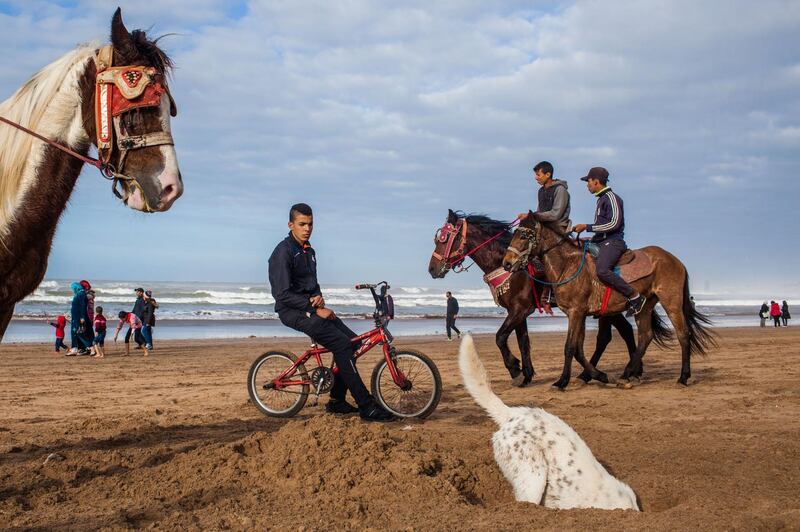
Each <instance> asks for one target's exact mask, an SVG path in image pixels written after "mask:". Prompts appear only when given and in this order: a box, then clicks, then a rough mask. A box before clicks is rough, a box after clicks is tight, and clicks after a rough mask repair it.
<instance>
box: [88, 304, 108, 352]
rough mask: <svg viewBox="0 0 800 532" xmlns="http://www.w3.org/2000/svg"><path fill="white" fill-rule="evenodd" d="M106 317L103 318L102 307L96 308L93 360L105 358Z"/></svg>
mask: <svg viewBox="0 0 800 532" xmlns="http://www.w3.org/2000/svg"><path fill="white" fill-rule="evenodd" d="M106 325H107V323H106V317H105V316H103V307H100V306H98V307H97V314H95V316H94V342H92V343H93V344H94V355H92V356H93V357H94V358H103V357H104V356H106V353H105V345H106Z"/></svg>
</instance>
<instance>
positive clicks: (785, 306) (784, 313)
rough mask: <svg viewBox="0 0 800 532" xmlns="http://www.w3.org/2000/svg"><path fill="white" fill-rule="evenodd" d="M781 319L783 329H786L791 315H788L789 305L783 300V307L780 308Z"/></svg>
mask: <svg viewBox="0 0 800 532" xmlns="http://www.w3.org/2000/svg"><path fill="white" fill-rule="evenodd" d="M781 319H782V320H783V326H784V327H788V326H789V323H788V321H789V320H790V319H792V315H791V314H789V304H788V303H787V302H786V300H785V299H784V300H783V307H782V308H781Z"/></svg>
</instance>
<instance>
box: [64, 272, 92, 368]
mask: <svg viewBox="0 0 800 532" xmlns="http://www.w3.org/2000/svg"><path fill="white" fill-rule="evenodd" d="M70 288H71V289H72V293H73V297H72V306H71V314H72V326H71V327H70V333H71V334H72V349H70V350H69V352H68V353H67V355H68V356H74V355H87V354H89V348H90V347H91V346H92V337H93V335H92V320H91V318H90V317H89V315H88V314H87V313H86V309H87V300H86V290H84V288H83V287H82V286H81V285H80V283H72V284H71V285H70Z"/></svg>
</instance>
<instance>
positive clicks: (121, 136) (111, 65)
mask: <svg viewBox="0 0 800 532" xmlns="http://www.w3.org/2000/svg"><path fill="white" fill-rule="evenodd" d="M156 41H157V39H156V40H150V39H148V37H147V35H146V33H145V32H144V31H141V30H134V31H133V32H129V31H128V30H127V28H126V27H125V24H124V23H123V22H122V14H121V12H120V9H119V8H117V11H116V12H115V13H114V17H113V18H112V21H111V46H110V47H106V48H105V49H101V50H100V51H99V52H98V55H97V60H96V61H95V64H96V69H97V76H96V79H95V91H94V94H95V98H94V101H93V102H84V106H83V108H84V109H83V110H84V116H85V117H87V119H86V120H85V121H84V124H86V125H85V129H86V131H87V134H88V135H89V138H92V139H95V145H96V146H97V148H98V153H99V154H100V158H101V160H102V161H103V162H104V163H106V164H107V168H108V172H107V173H109V175H110V176H113V177H115V178H116V181H115V188H114V192H115V193H116V194H117V195H118V196H119V197H120V198H121V199H122V200H123V202H124V203H125V204H126V205H127V206H128V207H130V208H132V209H134V210H139V211H144V212H157V211H166V210H168V209H169V208H170V207H171V206H172V204H173V203H174V202H175V200H177V199H178V198H179V197H180V196H181V194H182V193H183V180H182V178H181V172H180V170H179V169H178V160H177V156H176V154H175V146H174V145H173V142H172V133H171V126H170V118H171V117H173V116H175V115H176V114H177V109H176V106H175V101H174V100H173V99H172V95H171V94H170V91H169V87H168V85H167V75H168V74H169V72H170V68H171V66H172V62H171V60H170V59H169V57H168V56H167V55H166V54H165V53H164V52H163V51H162V50H161V49H160V48H159V47H158V46H157V44H156ZM104 54H105V56H104ZM90 115H91V116H92V117H93V118H94V120H92V119H91V118H90ZM117 182H119V183H121V184H122V191H121V192H118V191H117V190H116V183H117Z"/></svg>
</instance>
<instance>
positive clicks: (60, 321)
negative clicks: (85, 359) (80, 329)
mask: <svg viewBox="0 0 800 532" xmlns="http://www.w3.org/2000/svg"><path fill="white" fill-rule="evenodd" d="M50 325H52V326H53V327H55V328H56V353H59V352H61V350H62V349H64V350H65V351H66V350H68V348H67V346H66V345H65V344H64V329H66V327H67V318H66V316H64V315H59V316H56V321H51V322H50Z"/></svg>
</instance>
